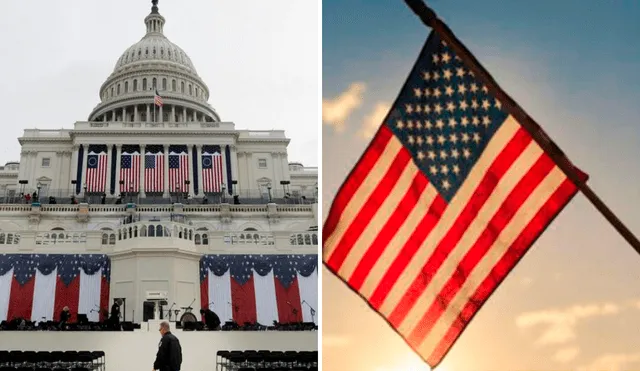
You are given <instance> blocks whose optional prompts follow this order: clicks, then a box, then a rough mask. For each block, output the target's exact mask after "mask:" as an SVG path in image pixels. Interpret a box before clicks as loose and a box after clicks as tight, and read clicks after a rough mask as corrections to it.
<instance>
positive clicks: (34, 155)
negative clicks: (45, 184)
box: [28, 151, 40, 192]
mask: <svg viewBox="0 0 640 371" xmlns="http://www.w3.org/2000/svg"><path fill="white" fill-rule="evenodd" d="M29 154H30V157H31V171H30V173H31V174H30V175H29V178H28V179H30V180H29V185H30V186H32V187H33V189H34V190H35V189H36V186H37V184H38V182H37V181H36V179H37V178H38V167H39V165H40V164H39V163H38V151H31V152H30V153H29ZM32 192H33V191H32Z"/></svg>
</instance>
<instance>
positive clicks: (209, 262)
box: [200, 254, 319, 326]
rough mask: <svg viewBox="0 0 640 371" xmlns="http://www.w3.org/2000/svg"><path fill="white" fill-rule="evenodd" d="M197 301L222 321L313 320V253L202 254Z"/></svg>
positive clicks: (315, 296) (315, 277) (315, 278)
mask: <svg viewBox="0 0 640 371" xmlns="http://www.w3.org/2000/svg"><path fill="white" fill-rule="evenodd" d="M200 303H201V307H202V308H209V309H211V310H212V311H213V312H215V313H216V314H217V315H218V317H220V321H222V323H225V322H227V321H234V322H236V323H237V324H239V325H244V324H245V323H252V324H255V323H259V324H261V325H263V326H271V325H273V322H274V321H276V322H279V323H297V322H315V323H318V316H317V315H316V311H318V310H319V308H318V256H317V255H315V254H312V255H205V256H203V257H202V258H201V259H200Z"/></svg>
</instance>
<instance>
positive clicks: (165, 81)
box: [162, 79, 167, 90]
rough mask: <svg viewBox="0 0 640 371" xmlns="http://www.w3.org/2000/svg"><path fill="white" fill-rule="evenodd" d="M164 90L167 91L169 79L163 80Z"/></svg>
mask: <svg viewBox="0 0 640 371" xmlns="http://www.w3.org/2000/svg"><path fill="white" fill-rule="evenodd" d="M162 90H167V79H162Z"/></svg>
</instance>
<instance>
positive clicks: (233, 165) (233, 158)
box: [227, 144, 240, 193]
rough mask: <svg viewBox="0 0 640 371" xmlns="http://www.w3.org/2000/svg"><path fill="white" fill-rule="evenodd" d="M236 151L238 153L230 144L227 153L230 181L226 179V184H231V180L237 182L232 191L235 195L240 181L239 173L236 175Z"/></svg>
mask: <svg viewBox="0 0 640 371" xmlns="http://www.w3.org/2000/svg"><path fill="white" fill-rule="evenodd" d="M237 151H238V148H237V147H236V146H235V145H234V144H231V145H230V146H229V152H230V154H231V179H227V182H228V183H229V184H231V182H232V181H233V180H235V181H237V182H238V184H236V185H235V189H234V190H233V192H235V193H238V188H239V187H240V180H239V179H238V177H239V173H238V152H237Z"/></svg>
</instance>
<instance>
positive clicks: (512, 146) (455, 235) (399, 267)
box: [370, 128, 531, 311]
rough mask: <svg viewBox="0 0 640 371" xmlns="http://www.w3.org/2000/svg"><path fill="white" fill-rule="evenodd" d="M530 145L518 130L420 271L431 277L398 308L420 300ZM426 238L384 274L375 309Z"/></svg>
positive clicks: (418, 281) (418, 282)
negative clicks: (511, 167) (507, 173)
mask: <svg viewBox="0 0 640 371" xmlns="http://www.w3.org/2000/svg"><path fill="white" fill-rule="evenodd" d="M529 143H531V137H530V136H529V135H528V134H527V133H526V132H525V130H524V129H522V128H519V129H518V131H517V132H516V134H515V135H514V136H513V138H512V139H511V140H510V141H509V143H508V144H507V145H506V146H505V148H504V149H503V150H502V151H501V152H500V154H499V155H498V156H497V157H496V159H495V160H494V161H493V163H492V164H491V166H490V168H489V169H488V170H487V172H486V174H485V175H484V177H483V179H482V181H480V184H479V185H478V187H477V188H476V190H475V192H474V195H473V196H472V197H471V199H470V200H469V202H468V203H467V204H466V205H465V207H464V209H463V210H462V212H461V213H460V215H458V217H457V218H456V221H455V223H454V224H453V227H452V228H451V229H449V230H448V231H447V234H446V235H445V236H444V238H442V239H441V240H440V241H438V245H437V247H436V249H435V250H434V252H433V253H432V254H431V255H430V256H429V259H428V260H427V262H426V263H425V264H424V266H423V267H422V269H421V271H422V272H428V274H426V275H418V276H417V277H416V278H415V279H414V280H413V282H412V284H411V286H410V287H409V288H408V289H407V292H411V293H412V295H404V296H403V297H402V299H401V300H400V302H399V303H398V305H397V306H398V307H402V308H407V309H406V310H407V311H408V310H409V309H410V308H411V307H412V306H413V304H415V302H416V300H418V298H419V297H420V293H422V292H423V291H424V289H425V288H426V286H427V283H428V282H429V281H430V277H432V276H433V274H435V272H437V270H438V269H439V268H440V266H441V265H442V262H444V260H445V259H446V258H447V257H448V256H449V253H450V252H451V251H452V250H453V248H455V246H456V245H457V243H458V241H459V240H460V238H461V237H462V235H463V234H464V232H465V231H466V230H467V228H468V227H469V225H470V224H471V223H472V222H473V220H474V219H475V217H476V215H477V214H478V210H480V209H481V208H482V205H484V203H485V202H486V201H487V199H488V198H489V196H491V193H492V192H493V190H494V189H495V187H496V186H497V185H498V182H499V181H500V179H501V178H502V176H503V175H504V173H505V172H506V171H507V170H508V169H509V167H510V166H511V165H512V164H513V163H514V162H515V160H516V159H517V158H518V156H519V155H520V154H521V153H522V152H523V151H524V150H525V148H527V146H528V145H529ZM439 219H440V215H438V216H437V220H439ZM418 231H419V229H418ZM418 233H419V232H418ZM423 234H424V236H421V237H423V238H421V239H419V240H417V241H412V240H411V239H410V240H409V241H407V243H406V244H405V246H404V247H403V249H402V253H400V254H398V257H397V258H396V260H395V261H394V262H393V263H392V264H391V266H390V267H389V270H388V271H387V272H386V273H385V275H384V277H383V279H382V280H381V282H380V283H379V285H378V287H377V288H376V290H375V291H374V293H373V295H372V296H371V298H370V301H371V304H372V305H373V306H374V307H375V308H376V309H380V306H381V305H382V303H383V302H384V299H385V298H386V297H387V295H388V294H389V291H390V289H391V288H392V287H393V284H395V282H396V280H397V279H398V277H399V276H400V274H401V273H402V272H403V271H404V269H405V268H406V266H407V265H408V264H409V262H410V261H411V258H412V257H413V255H414V254H415V253H416V251H417V250H418V249H419V248H420V247H421V246H422V242H423V241H424V240H425V239H426V238H427V237H428V233H423ZM414 235H415V233H414ZM412 237H413V236H412Z"/></svg>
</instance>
